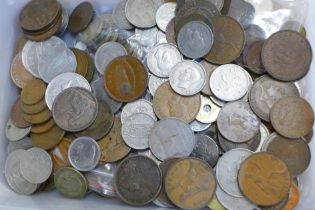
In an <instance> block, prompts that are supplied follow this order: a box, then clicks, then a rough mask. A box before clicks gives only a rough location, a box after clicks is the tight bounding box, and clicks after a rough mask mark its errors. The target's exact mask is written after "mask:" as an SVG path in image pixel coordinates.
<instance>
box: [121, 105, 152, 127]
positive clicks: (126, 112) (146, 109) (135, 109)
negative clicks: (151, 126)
mask: <svg viewBox="0 0 315 210" xmlns="http://www.w3.org/2000/svg"><path fill="white" fill-rule="evenodd" d="M136 113H143V114H147V115H149V116H150V117H152V118H153V119H154V120H155V121H156V116H155V113H154V111H153V107H152V103H151V102H149V101H147V100H145V99H139V100H137V101H134V102H131V103H128V104H126V106H124V108H123V110H122V112H121V123H122V124H124V123H125V122H126V121H127V119H128V117H129V116H131V115H133V114H136Z"/></svg>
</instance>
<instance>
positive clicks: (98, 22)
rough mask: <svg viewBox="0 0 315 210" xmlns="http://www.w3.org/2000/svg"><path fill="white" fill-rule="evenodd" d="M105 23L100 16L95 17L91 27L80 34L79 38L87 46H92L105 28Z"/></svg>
mask: <svg viewBox="0 0 315 210" xmlns="http://www.w3.org/2000/svg"><path fill="white" fill-rule="evenodd" d="M104 25H105V21H104V20H103V19H102V18H101V17H100V16H95V17H94V18H93V20H92V22H91V23H90V24H89V26H88V27H87V28H86V29H85V30H84V31H81V32H80V33H79V34H78V38H79V40H80V41H81V42H83V43H84V44H86V45H88V46H89V45H91V43H93V40H95V38H96V37H97V36H99V35H100V34H101V32H102V30H103V28H104Z"/></svg>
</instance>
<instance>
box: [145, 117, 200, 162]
mask: <svg viewBox="0 0 315 210" xmlns="http://www.w3.org/2000/svg"><path fill="white" fill-rule="evenodd" d="M149 146H150V149H151V151H152V153H153V154H154V155H155V157H157V158H158V159H159V160H162V161H164V160H166V159H167V158H170V157H188V156H189V155H190V154H191V152H192V151H193V149H194V146H195V136H194V132H193V131H192V130H191V128H190V126H189V124H187V123H186V122H184V121H181V120H178V119H176V118H165V119H162V120H160V121H159V122H157V123H156V125H155V126H154V128H153V129H152V132H151V134H150V136H149Z"/></svg>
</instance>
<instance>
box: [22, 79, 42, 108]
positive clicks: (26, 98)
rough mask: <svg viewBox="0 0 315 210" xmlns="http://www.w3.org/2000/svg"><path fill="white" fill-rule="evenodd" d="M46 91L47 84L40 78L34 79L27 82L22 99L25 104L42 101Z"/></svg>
mask: <svg viewBox="0 0 315 210" xmlns="http://www.w3.org/2000/svg"><path fill="white" fill-rule="evenodd" d="M45 91H46V84H45V83H44V82H43V81H42V80H39V79H33V80H31V81H29V82H28V83H26V85H25V86H24V88H23V89H22V92H21V100H22V102H23V103H24V104H27V105H33V104H36V103H38V102H40V101H41V100H42V99H43V98H44V96H45Z"/></svg>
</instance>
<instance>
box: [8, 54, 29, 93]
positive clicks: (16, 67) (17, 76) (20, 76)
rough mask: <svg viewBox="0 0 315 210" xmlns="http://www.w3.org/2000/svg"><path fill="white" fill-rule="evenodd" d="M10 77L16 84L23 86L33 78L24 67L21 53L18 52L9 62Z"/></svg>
mask: <svg viewBox="0 0 315 210" xmlns="http://www.w3.org/2000/svg"><path fill="white" fill-rule="evenodd" d="M10 74H11V79H12V81H13V82H14V84H15V85H16V86H18V87H19V88H23V87H24V86H25V85H26V83H27V82H29V81H31V80H33V79H35V78H34V77H33V75H32V74H30V73H29V72H28V71H27V70H26V69H25V67H24V65H23V63H22V53H21V52H20V53H18V54H17V55H16V56H15V57H14V59H13V61H12V64H11V69H10Z"/></svg>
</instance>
